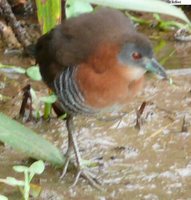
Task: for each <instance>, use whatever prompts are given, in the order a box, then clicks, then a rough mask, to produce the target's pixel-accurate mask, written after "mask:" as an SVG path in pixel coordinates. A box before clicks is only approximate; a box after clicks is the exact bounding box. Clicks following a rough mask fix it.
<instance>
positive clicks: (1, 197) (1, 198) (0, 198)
mask: <svg viewBox="0 0 191 200" xmlns="http://www.w3.org/2000/svg"><path fill="white" fill-rule="evenodd" d="M0 200H8V198H7V197H6V196H3V195H0Z"/></svg>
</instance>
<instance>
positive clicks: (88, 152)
mask: <svg viewBox="0 0 191 200" xmlns="http://www.w3.org/2000/svg"><path fill="white" fill-rule="evenodd" d="M159 44H160V43H159V42H156V41H155V42H154V45H155V47H156V49H157V45H159ZM171 51H174V53H173V54H172V56H169V54H170V53H171ZM190 53H191V44H190V43H178V42H176V43H175V42H171V43H168V44H166V45H164V46H163V47H162V48H161V49H160V48H158V50H157V57H158V58H159V59H160V60H164V58H165V57H166V56H167V57H169V58H168V59H166V60H165V66H168V67H169V68H180V67H183V68H188V67H190V66H191V58H190V56H189V55H190ZM1 59H2V61H1V62H3V61H4V63H16V64H17V65H22V66H27V65H29V64H30V63H31V61H30V60H29V59H24V58H22V57H20V58H18V56H17V57H15V58H13V57H11V58H9V57H5V56H1ZM179 74H180V75H179ZM171 76H172V79H173V84H172V85H170V84H169V83H168V82H167V81H161V80H158V79H156V78H155V77H153V76H150V75H148V76H147V77H146V80H145V88H144V90H143V91H142V92H141V93H140V94H139V95H138V97H137V98H136V99H135V100H134V101H133V102H131V103H130V104H129V105H128V107H127V108H125V109H124V110H123V111H122V112H121V114H124V115H123V117H119V118H116V119H113V120H108V118H111V116H109V117H107V118H106V119H107V120H105V119H104V118H102V119H94V118H84V117H77V118H76V119H75V127H76V132H77V135H78V138H77V139H78V143H79V146H80V151H81V154H82V157H83V158H84V159H90V160H91V161H95V162H98V163H99V165H98V166H97V167H94V168H91V171H92V172H93V173H94V174H95V175H96V176H97V177H98V179H99V180H100V182H101V183H102V184H103V188H104V191H103V192H100V191H97V190H95V189H94V188H92V187H90V186H89V184H88V183H87V182H86V181H84V180H83V179H80V182H79V184H78V185H77V187H75V188H70V185H71V184H72V182H73V180H74V172H73V171H70V172H69V173H68V174H67V176H66V177H65V179H64V180H60V179H59V176H60V173H61V172H60V171H59V170H58V169H54V168H52V167H51V166H49V165H47V167H46V170H45V172H44V173H43V174H42V175H41V176H37V177H36V179H35V180H34V182H35V183H36V184H39V185H40V186H41V187H42V192H41V195H40V197H39V198H38V199H40V200H48V199H51V200H63V199H76V200H77V199H83V200H89V199H96V200H105V199H122V200H123V199H124V200H126V199H130V200H131V199H132V200H134V199H135V200H139V199H141V200H142V199H143V200H161V199H162V200H163V199H164V200H168V199H169V200H172V199H173V200H174V199H176V200H178V199H179V200H189V199H191V148H190V146H191V73H189V74H182V73H177V74H176V75H171ZM27 83H32V85H33V87H34V88H35V89H36V90H37V91H38V95H44V94H46V93H47V90H46V87H45V86H44V85H43V83H40V82H32V81H31V80H29V79H28V78H26V77H25V76H23V75H21V76H20V75H14V76H13V75H11V76H10V75H8V74H3V73H2V72H1V73H0V87H1V90H0V93H1V94H3V95H6V96H10V97H11V98H10V100H6V101H0V110H1V111H2V112H4V113H5V114H7V115H9V116H10V117H12V118H13V117H16V116H18V112H19V108H20V104H21V98H22V92H21V88H22V87H24V86H25V85H26V84H27ZM143 101H147V106H146V108H145V110H144V113H143V116H142V120H141V121H142V123H141V129H140V130H137V129H136V128H135V123H136V109H137V108H138V107H139V106H140V105H141V103H142V102H143ZM119 114H120V113H112V116H119ZM184 119H185V120H184ZM184 121H185V123H184ZM26 126H28V127H30V128H32V129H33V130H35V131H36V132H38V133H39V134H42V135H43V136H44V137H45V138H47V139H49V140H50V141H52V142H53V143H54V144H55V145H57V146H58V147H59V148H60V149H62V150H63V151H65V150H66V147H67V133H66V127H65V125H64V123H63V122H62V121H61V120H58V119H56V118H53V119H51V120H50V121H49V122H38V123H33V122H30V123H27V124H26ZM63 141H64V142H63ZM16 164H27V157H26V156H25V155H21V154H20V153H18V152H15V151H14V150H13V149H11V148H10V147H9V146H7V145H5V146H3V145H0V178H5V177H7V176H14V177H17V178H22V176H21V175H18V174H16V173H14V172H13V170H12V166H14V165H16ZM0 193H1V194H4V195H6V196H8V197H9V199H12V200H17V199H21V197H20V196H19V194H18V190H17V188H11V187H8V186H6V185H3V184H0Z"/></svg>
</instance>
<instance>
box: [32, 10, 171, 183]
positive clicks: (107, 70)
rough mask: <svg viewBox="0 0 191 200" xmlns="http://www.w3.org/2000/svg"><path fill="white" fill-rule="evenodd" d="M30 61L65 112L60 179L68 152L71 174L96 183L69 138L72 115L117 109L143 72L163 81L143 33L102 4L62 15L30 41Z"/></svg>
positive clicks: (72, 135)
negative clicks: (32, 55)
mask: <svg viewBox="0 0 191 200" xmlns="http://www.w3.org/2000/svg"><path fill="white" fill-rule="evenodd" d="M35 52H36V53H35V57H36V62H37V63H38V65H39V67H40V73H41V75H42V79H43V81H44V82H45V83H46V84H47V86H48V87H49V88H50V89H51V90H52V91H53V92H54V93H55V94H56V95H57V97H58V102H57V105H58V107H59V109H61V111H63V112H66V113H67V118H66V127H67V131H68V149H67V151H66V154H65V157H66V160H65V165H64V169H63V173H62V176H61V177H64V175H65V174H66V172H67V169H68V165H69V163H70V162H71V155H72V151H74V155H75V158H76V167H77V174H76V178H75V181H74V185H76V184H77V182H78V180H79V177H81V176H82V177H84V178H85V179H87V180H88V181H89V182H90V183H91V184H92V185H94V186H97V185H99V184H98V182H97V181H96V179H95V177H94V176H93V175H92V174H91V173H90V172H89V171H88V168H87V167H85V166H84V164H83V162H82V158H81V155H80V152H79V148H78V145H77V141H76V137H75V129H74V124H73V119H74V117H75V116H76V115H84V116H87V117H88V116H95V117H96V116H97V115H102V114H105V113H109V112H113V111H118V110H120V109H122V108H123V107H124V106H125V105H127V104H128V103H129V102H130V101H131V100H132V99H133V98H134V97H135V96H136V94H137V93H138V92H139V91H140V90H141V89H142V87H143V83H144V75H145V73H146V72H147V71H150V72H152V73H155V74H157V75H159V76H161V77H162V78H164V79H166V78H167V74H166V72H165V69H164V67H163V66H161V65H160V64H159V62H158V61H157V60H156V59H155V57H154V53H153V48H152V45H151V42H150V41H149V39H148V38H147V36H145V35H143V34H142V33H139V32H137V31H136V29H135V27H134V25H133V23H132V22H131V20H130V19H129V18H128V17H127V16H125V15H124V14H123V13H122V12H121V11H119V10H116V9H113V8H106V7H102V8H99V9H96V10H95V11H94V12H91V13H84V14H81V15H79V16H76V17H71V18H69V19H66V20H65V21H63V22H62V23H61V24H59V25H57V26H56V27H55V28H53V29H52V30H51V31H49V32H48V33H46V34H44V35H42V36H41V37H40V38H39V39H38V41H37V44H36V49H35Z"/></svg>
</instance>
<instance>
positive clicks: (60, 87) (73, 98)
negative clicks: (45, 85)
mask: <svg viewBox="0 0 191 200" xmlns="http://www.w3.org/2000/svg"><path fill="white" fill-rule="evenodd" d="M76 71H77V67H76V66H70V67H66V68H65V69H64V70H63V72H62V73H61V74H60V75H59V76H58V77H56V79H55V80H54V89H55V93H56V94H57V96H58V99H59V100H60V102H61V106H62V108H63V110H64V111H66V112H68V113H71V114H94V113H95V112H96V110H95V109H93V108H92V107H90V106H88V105H86V103H85V100H84V97H83V94H82V93H81V91H80V89H79V87H78V85H77V83H76V81H75V73H76Z"/></svg>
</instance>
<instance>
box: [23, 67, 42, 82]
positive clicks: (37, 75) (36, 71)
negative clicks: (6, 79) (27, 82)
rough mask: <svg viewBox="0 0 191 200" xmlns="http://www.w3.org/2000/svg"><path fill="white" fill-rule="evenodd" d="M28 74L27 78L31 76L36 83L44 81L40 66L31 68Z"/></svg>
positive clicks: (27, 71)
mask: <svg viewBox="0 0 191 200" xmlns="http://www.w3.org/2000/svg"><path fill="white" fill-rule="evenodd" d="M26 74H27V76H29V77H30V78H31V79H32V80H34V81H41V80H42V77H41V74H40V71H39V67H38V66H32V67H29V68H28V69H27V70H26Z"/></svg>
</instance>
